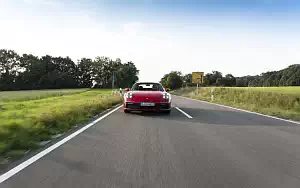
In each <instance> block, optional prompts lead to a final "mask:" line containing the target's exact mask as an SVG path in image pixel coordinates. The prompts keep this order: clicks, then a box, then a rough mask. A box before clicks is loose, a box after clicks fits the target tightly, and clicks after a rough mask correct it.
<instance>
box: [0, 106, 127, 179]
mask: <svg viewBox="0 0 300 188" xmlns="http://www.w3.org/2000/svg"><path fill="white" fill-rule="evenodd" d="M121 107H122V105H120V106H118V107H116V108H115V109H113V110H112V111H110V112H108V113H106V114H104V115H103V116H101V117H100V118H98V119H96V120H95V121H93V122H91V123H89V124H87V125H86V126H84V127H82V128H81V129H79V130H78V131H76V132H74V133H72V134H71V135H69V136H67V137H66V138H64V139H62V140H61V141H59V142H57V143H55V144H54V145H52V146H50V147H48V148H46V149H45V150H43V151H41V152H40V153H38V154H36V155H34V156H33V157H31V158H30V159H28V160H26V161H24V162H23V163H21V164H19V165H18V166H16V167H15V168H13V169H11V170H9V171H8V172H6V173H4V174H2V175H1V176H0V183H2V182H4V181H5V180H7V179H8V178H10V177H12V176H13V175H15V174H17V173H18V172H20V171H21V170H23V169H24V168H26V167H27V166H29V165H31V164H32V163H34V162H35V161H37V160H39V159H40V158H42V157H43V156H45V155H47V154H48V153H50V152H51V151H53V150H54V149H56V148H58V147H59V146H61V145H63V144H64V143H66V142H67V141H69V140H71V139H72V138H74V137H75V136H77V135H78V134H80V133H82V132H83V131H85V130H86V129H88V128H90V127H91V126H93V125H95V124H96V123H98V122H99V121H101V120H102V119H104V118H106V117H107V116H109V115H110V114H112V113H113V112H115V111H117V110H118V109H120V108H121Z"/></svg>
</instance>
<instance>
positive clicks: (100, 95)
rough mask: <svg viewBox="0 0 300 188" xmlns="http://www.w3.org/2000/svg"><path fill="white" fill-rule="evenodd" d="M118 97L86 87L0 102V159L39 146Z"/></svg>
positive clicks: (89, 116)
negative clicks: (34, 98)
mask: <svg viewBox="0 0 300 188" xmlns="http://www.w3.org/2000/svg"><path fill="white" fill-rule="evenodd" d="M121 100H122V98H121V97H120V96H118V95H111V91H109V90H89V91H86V92H81V93H78V94H72V95H63V96H59V97H48V98H44V99H40V100H28V101H11V102H6V103H3V104H2V106H1V109H0V119H1V122H0V159H1V158H2V159H11V160H13V159H17V158H20V157H21V156H23V155H24V154H25V153H26V152H28V151H29V150H34V149H37V148H39V147H40V143H41V142H43V141H47V140H50V139H51V138H52V137H53V136H54V135H57V134H60V133H64V132H66V131H67V130H69V129H70V128H72V127H73V126H74V125H76V124H79V123H83V122H85V121H87V120H88V119H90V118H91V117H93V116H95V115H96V114H98V113H100V112H102V111H104V110H106V109H107V108H110V107H112V106H114V105H116V104H118V103H120V102H121ZM0 164H1V162H0Z"/></svg>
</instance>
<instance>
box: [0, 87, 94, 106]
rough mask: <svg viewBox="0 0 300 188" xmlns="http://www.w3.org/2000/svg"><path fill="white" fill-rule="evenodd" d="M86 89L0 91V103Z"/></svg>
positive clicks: (41, 97) (53, 95)
mask: <svg viewBox="0 0 300 188" xmlns="http://www.w3.org/2000/svg"><path fill="white" fill-rule="evenodd" d="M87 90H88V89H84V88H83V89H51V90H28V91H1V92H0V103H3V102H10V101H27V100H38V99H44V98H48V97H58V96H63V95H71V94H76V93H81V92H85V91H87Z"/></svg>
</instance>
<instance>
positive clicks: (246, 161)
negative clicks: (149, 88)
mask: <svg viewBox="0 0 300 188" xmlns="http://www.w3.org/2000/svg"><path fill="white" fill-rule="evenodd" d="M173 104H174V105H175V106H177V107H179V108H180V109H181V110H183V111H184V112H186V113H187V114H189V115H190V116H191V117H192V118H188V117H187V116H185V115H184V114H183V113H181V112H180V111H178V110H177V109H175V108H173V109H172V112H171V114H170V115H162V114H152V113H150V114H149V113H146V114H138V113H137V114H125V113H123V112H122V109H119V110H117V111H116V112H114V113H112V114H111V115H110V116H108V117H106V118H105V119H103V120H101V121H100V122H98V123H97V124H95V125H94V126H92V127H90V128H89V129H87V130H86V131H84V132H82V133H81V134H79V135H78V136H76V137H75V138H73V139H71V140H70V141H69V142H67V143H65V144H63V145H62V146H61V147H58V148H57V149H55V150H54V151H52V152H51V153H49V154H47V155H46V156H44V157H43V158H41V159H40V160H38V161H36V162H35V163H33V164H32V165H30V166H28V167H27V168H25V169H24V170H22V171H21V172H19V173H17V174H16V175H14V176H12V177H11V178H9V179H8V180H6V181H5V182H3V183H2V184H0V187H1V188H19V187H20V188H25V187H26V188H27V187H28V188H50V187H54V188H77V187H78V188H83V187H87V188H94V187H99V188H100V187H101V188H102V187H109V188H117V187H118V188H119V187H122V188H123V187H138V188H148V187H149V188H158V187H170V188H176V187H178V188H185V187H188V188H190V187H195V188H202V187H203V188H210V187H213V188H215V187H218V188H219V187H220V188H225V187H228V188H244V187H245V188H246V187H247V188H248V187H249V188H250V187H251V188H253V187H259V188H268V187H271V188H277V187H278V188H292V187H295V188H299V187H300V126H299V125H296V124H292V123H288V122H285V121H281V120H275V119H272V118H268V117H263V116H259V115H255V114H250V113H246V112H241V111H236V110H233V109H229V108H225V107H220V106H216V105H212V104H207V103H203V102H197V101H193V100H189V99H183V98H180V97H175V96H173Z"/></svg>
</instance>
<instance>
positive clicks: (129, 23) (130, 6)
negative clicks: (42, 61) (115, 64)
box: [0, 0, 300, 81]
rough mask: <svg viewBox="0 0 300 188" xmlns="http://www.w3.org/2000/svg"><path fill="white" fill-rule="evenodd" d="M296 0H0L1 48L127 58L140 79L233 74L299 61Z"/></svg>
mask: <svg viewBox="0 0 300 188" xmlns="http://www.w3.org/2000/svg"><path fill="white" fill-rule="evenodd" d="M298 20H300V1H298V2H297V1H292V0H285V1H284V0H253V1H250V0H245V1H238V0H227V1H225V0H210V1H204V0H200V1H176V0H175V1H174V0H173V1H170V0H167V1H154V0H140V1H138V0H135V1H124V0H123V1H121V0H119V1H113V0H98V1H92V0H85V1H84V0H78V1H76V0H72V1H71V0H64V1H61V0H60V1H59V0H1V1H0V25H1V30H0V32H1V33H0V34H1V35H0V40H1V42H0V48H10V49H14V50H16V51H17V52H18V53H33V54H36V55H38V56H41V55H45V54H51V55H61V56H70V57H71V58H72V59H73V60H74V61H77V59H78V58H81V57H91V58H93V57H95V56H109V57H111V58H118V57H119V58H121V59H122V60H124V61H129V60H132V61H133V62H134V63H135V64H136V65H137V67H138V68H139V69H140V79H141V81H146V80H149V81H159V79H160V78H161V77H162V76H163V74H165V73H168V72H169V71H171V70H179V71H182V72H183V73H190V72H192V71H204V72H211V71H213V70H218V71H221V72H223V73H224V74H227V73H232V74H233V75H235V76H242V75H248V74H250V75H254V74H259V73H261V72H264V71H268V70H278V69H282V68H285V67H287V66H288V65H290V64H294V63H299V62H300V53H299V51H300V35H299V33H300V22H299V21H298Z"/></svg>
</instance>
